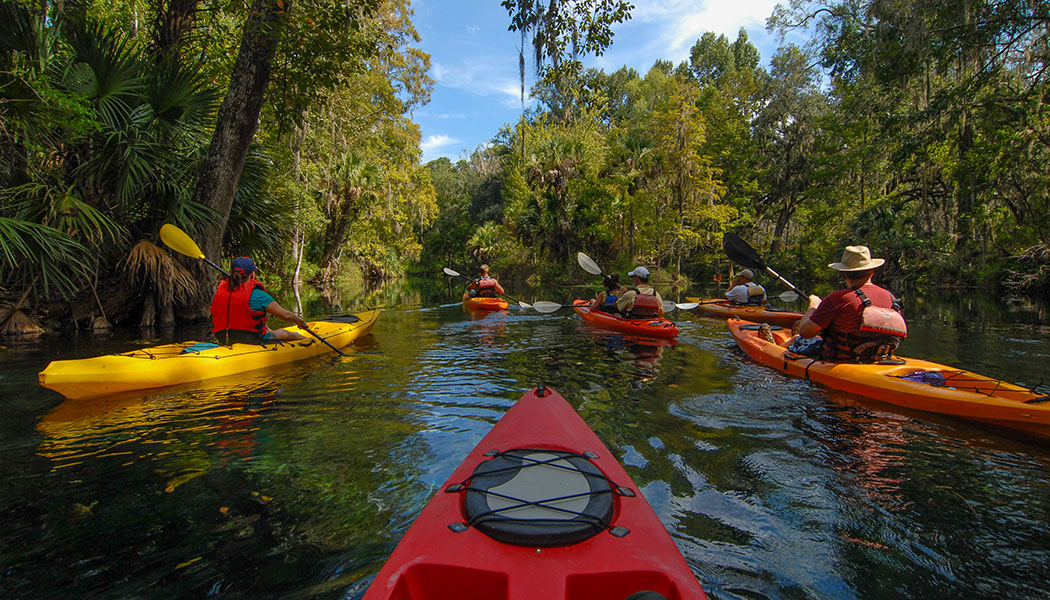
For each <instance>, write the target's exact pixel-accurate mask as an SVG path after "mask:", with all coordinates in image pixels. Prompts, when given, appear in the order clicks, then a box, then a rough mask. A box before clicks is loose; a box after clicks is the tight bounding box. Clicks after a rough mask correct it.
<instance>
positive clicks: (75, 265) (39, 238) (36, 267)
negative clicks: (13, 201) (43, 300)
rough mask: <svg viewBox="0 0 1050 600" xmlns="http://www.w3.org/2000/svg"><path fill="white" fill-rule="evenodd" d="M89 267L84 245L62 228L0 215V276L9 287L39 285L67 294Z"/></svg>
mask: <svg viewBox="0 0 1050 600" xmlns="http://www.w3.org/2000/svg"><path fill="white" fill-rule="evenodd" d="M90 270H91V259H90V254H89V252H88V251H87V249H86V248H85V247H84V246H82V245H80V244H79V243H77V241H76V240H74V239H73V238H71V237H70V236H69V235H68V234H66V233H65V232H62V231H59V230H57V229H54V228H52V227H48V226H46V225H41V224H39V223H34V222H31V221H26V220H23V219H19V218H12V217H0V279H2V281H3V283H4V285H5V286H9V287H30V286H31V287H38V286H39V287H41V288H42V292H43V295H44V296H45V297H47V298H50V297H51V296H52V295H53V294H61V295H62V296H68V295H69V294H71V293H73V292H76V291H78V290H79V289H80V284H81V282H82V281H83V280H84V279H85V278H86V277H87V275H88V273H90Z"/></svg>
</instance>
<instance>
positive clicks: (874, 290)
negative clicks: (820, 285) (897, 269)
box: [799, 246, 907, 361]
mask: <svg viewBox="0 0 1050 600" xmlns="http://www.w3.org/2000/svg"><path fill="white" fill-rule="evenodd" d="M885 262H886V261H885V260H883V259H881V258H872V257H871V251H870V250H868V247H867V246H846V250H845V251H844V252H843V253H842V260H840V261H839V262H835V263H831V264H830V265H828V266H829V267H831V268H832V269H835V270H836V271H838V272H839V275H840V276H841V277H842V280H843V281H844V282H845V284H846V289H843V290H836V291H834V292H832V293H830V294H828V296H827V297H826V298H824V299H823V300H821V299H820V297H819V296H810V297H809V309H808V310H807V311H806V314H805V316H804V317H803V318H802V321H801V323H800V325H799V335H801V336H802V337H804V338H812V337H815V336H817V335H820V336H821V337H822V338H824V343H823V346H822V348H821V358H822V359H824V360H835V361H843V360H856V359H857V357H858V354H857V351H858V348H859V347H860V346H862V345H869V346H873V345H874V344H871V342H872V341H876V340H877V341H879V342H880V343H881V342H883V341H885V340H886V338H887V336H890V337H891V338H894V339H899V338H902V337H903V336H904V335H907V327H906V326H905V325H904V319H903V317H901V315H900V310H901V305H900V301H899V300H897V298H895V297H894V296H893V294H891V293H890V292H889V291H888V290H886V289H884V288H881V287H879V286H877V285H875V284H874V283H872V282H871V277H872V275H873V274H874V273H875V269H877V268H879V267H881V266H882V265H883V264H884V263H885ZM870 306H873V307H876V310H877V311H878V309H883V310H881V311H878V312H879V314H880V315H881V318H883V319H885V321H884V322H883V323H874V324H873V323H871V322H869V321H870V319H869V318H868V317H869V316H870V314H869V313H868V312H866V310H865V309H867V308H868V307H870ZM886 309H889V310H886ZM892 345H893V347H894V348H895V347H896V344H895V343H893V344H892ZM890 351H892V348H891V349H890Z"/></svg>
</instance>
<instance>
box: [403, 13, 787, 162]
mask: <svg viewBox="0 0 1050 600" xmlns="http://www.w3.org/2000/svg"><path fill="white" fill-rule="evenodd" d="M776 4H777V2H776V1H775V0H728V1H727V0H699V1H698V0H634V5H635V9H634V10H633V11H632V18H631V20H630V21H627V22H626V23H621V24H620V25H618V26H616V27H615V28H614V32H615V34H616V35H615V37H614V38H613V45H612V46H611V47H610V48H609V49H608V50H607V51H606V53H605V54H604V55H603V56H600V57H586V58H585V59H584V64H585V65H586V66H588V67H596V68H600V69H602V70H604V71H605V72H607V73H611V72H613V71H615V70H617V69H619V68H620V67H623V66H625V65H626V66H629V67H633V68H635V69H637V70H638V71H639V72H640V73H642V74H645V72H646V71H648V70H649V68H650V67H652V66H653V63H654V62H656V61H657V60H659V59H667V60H671V61H672V62H674V63H675V64H678V63H679V62H681V61H683V60H686V59H687V58H688V57H689V49H690V48H691V47H692V46H693V44H694V43H696V40H697V39H699V38H700V36H701V35H703V33H704V32H705V31H712V32H714V33H716V34H725V35H726V37H728V38H729V40H730V41H733V40H735V39H736V37H737V32H738V31H739V30H740V28H741V27H743V28H744V29H746V30H747V35H748V38H749V39H750V41H751V43H752V44H754V45H755V47H757V48H758V50H759V52H760V53H761V57H762V62H763V64H766V65H768V63H769V59H770V57H771V56H772V55H773V52H774V51H775V50H776V47H777V45H778V43H777V40H776V39H775V37H774V36H773V35H771V34H770V33H768V32H767V31H766V28H765V22H766V18H767V17H768V16H769V15H770V14H771V13H772V12H773V8H774V7H775V6H776ZM412 7H413V9H414V10H415V15H414V17H413V23H414V24H415V26H416V29H417V30H418V31H419V34H420V36H421V37H422V38H423V39H422V42H421V43H420V47H421V48H422V50H423V51H425V52H427V53H429V54H430V61H431V76H432V77H433V78H434V90H433V94H432V95H431V100H430V103H429V104H427V105H426V106H424V107H422V108H420V109H417V110H416V111H415V113H414V114H413V115H412V118H413V120H414V121H415V122H416V123H419V125H420V128H421V129H422V134H423V141H422V146H423V162H424V163H425V162H428V161H430V160H433V159H435V158H438V157H441V156H447V157H449V158H450V159H452V160H453V161H456V160H459V159H460V158H466V157H468V156H469V155H470V153H471V152H473V151H474V149H475V148H477V147H478V146H479V145H481V144H484V143H486V142H487V141H489V140H490V139H491V138H492V137H493V136H494V135H495V134H496V133H497V132H498V131H499V129H500V127H502V126H503V125H504V124H506V123H513V122H515V121H516V120H517V118H518V116H519V115H520V114H521V101H520V98H519V92H520V84H519V79H518V46H520V45H521V37H520V35H519V34H518V33H516V32H511V31H507V25H508V24H509V23H510V18H509V16H508V15H507V11H506V10H505V9H504V8H503V7H502V6H500V2H499V0H455V1H451V0H415V1H414V2H413V3H412ZM526 60H528V57H527V56H526ZM526 69H527V70H526V90H525V92H526V94H527V93H528V90H529V86H530V85H531V81H532V77H533V75H534V72H533V70H532V65H531V62H527V66H526ZM526 102H528V99H526Z"/></svg>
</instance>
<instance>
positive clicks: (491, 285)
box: [476, 276, 499, 298]
mask: <svg viewBox="0 0 1050 600" xmlns="http://www.w3.org/2000/svg"><path fill="white" fill-rule="evenodd" d="M476 288H477V290H478V296H480V297H482V298H495V297H496V296H498V295H499V294H498V293H496V280H495V279H493V278H492V277H488V276H484V277H482V278H481V279H479V280H478V285H477V286H476Z"/></svg>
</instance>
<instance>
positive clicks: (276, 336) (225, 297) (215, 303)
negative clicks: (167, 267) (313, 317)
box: [211, 256, 307, 345]
mask: <svg viewBox="0 0 1050 600" xmlns="http://www.w3.org/2000/svg"><path fill="white" fill-rule="evenodd" d="M256 271H257V269H256V267H255V263H254V262H252V259H250V258H248V257H247V256H241V257H239V258H235V259H233V262H231V263H230V278H229V279H223V280H222V281H220V282H219V289H218V290H216V291H215V297H214V298H212V300H211V321H212V325H213V327H212V333H213V334H215V338H216V339H218V340H219V342H221V343H223V344H227V345H228V344H232V343H248V344H252V343H254V344H260V343H263V342H266V341H269V340H301V339H306V337H305V336H303V335H300V334H298V333H295V332H294V331H288V330H286V329H268V328H267V327H266V317H267V315H273V316H275V317H277V318H278V319H283V320H285V321H291V322H292V323H295V324H296V325H298V326H299V327H302V328H306V327H307V325H306V321H304V320H303V318H302V317H300V316H299V315H297V314H295V313H293V312H291V311H290V310H287V309H285V308H284V307H282V306H281V305H280V304H278V303H277V301H276V300H274V299H273V296H271V295H270V294H269V293H267V291H266V288H265V287H263V284H262V283H261V282H259V281H258V280H256V279H255V273H256Z"/></svg>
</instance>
